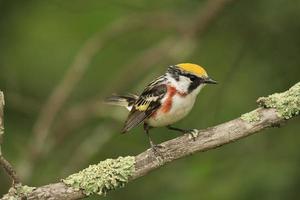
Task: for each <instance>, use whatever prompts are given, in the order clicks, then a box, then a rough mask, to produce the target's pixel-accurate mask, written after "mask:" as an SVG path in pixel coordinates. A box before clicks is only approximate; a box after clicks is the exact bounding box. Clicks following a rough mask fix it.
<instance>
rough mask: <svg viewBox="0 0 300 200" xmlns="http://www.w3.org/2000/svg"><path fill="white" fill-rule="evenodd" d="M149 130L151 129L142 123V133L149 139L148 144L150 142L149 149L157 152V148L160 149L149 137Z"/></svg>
mask: <svg viewBox="0 0 300 200" xmlns="http://www.w3.org/2000/svg"><path fill="white" fill-rule="evenodd" d="M150 129H151V127H150V126H149V125H148V124H147V123H144V131H145V133H146V135H147V137H148V139H149V142H150V145H151V149H153V151H154V152H158V148H162V146H161V145H157V144H155V143H154V142H153V141H152V139H151V137H150V133H149V130H150Z"/></svg>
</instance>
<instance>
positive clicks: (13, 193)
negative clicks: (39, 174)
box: [2, 184, 35, 200]
mask: <svg viewBox="0 0 300 200" xmlns="http://www.w3.org/2000/svg"><path fill="white" fill-rule="evenodd" d="M34 189H35V187H29V186H27V185H21V184H18V185H16V186H15V187H12V188H10V189H9V191H8V193H7V194H6V195H4V196H3V198H2V200H21V199H26V197H27V196H28V194H29V193H31V192H32V191H33V190H34Z"/></svg>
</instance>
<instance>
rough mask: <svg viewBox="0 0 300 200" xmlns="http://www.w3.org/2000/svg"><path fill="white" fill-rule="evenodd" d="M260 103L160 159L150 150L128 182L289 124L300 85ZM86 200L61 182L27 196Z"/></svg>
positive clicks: (184, 139) (165, 146)
mask: <svg viewBox="0 0 300 200" xmlns="http://www.w3.org/2000/svg"><path fill="white" fill-rule="evenodd" d="M258 102H259V104H260V105H261V106H262V107H259V108H257V109H256V110H254V111H252V112H250V113H246V114H244V115H242V117H239V118H236V119H234V120H231V121H229V122H226V123H223V124H220V125H217V126H214V127H210V128H207V129H204V130H199V131H198V134H197V135H195V140H194V139H193V138H190V136H189V135H183V136H181V137H177V138H175V139H172V140H169V141H166V142H164V143H162V144H161V145H162V149H161V150H160V157H159V159H158V157H156V156H155V155H154V154H153V152H152V151H151V150H150V149H148V150H146V151H145V152H143V153H141V154H139V155H137V156H135V165H134V167H135V170H134V172H133V174H132V176H131V177H130V178H129V181H132V180H135V179H137V178H139V177H142V176H145V175H147V174H148V173H150V172H151V171H153V170H155V169H157V168H159V167H161V166H163V165H165V164H167V163H169V162H172V161H174V160H177V159H180V158H183V157H186V156H188V155H191V154H194V153H197V152H204V151H208V150H210V149H215V148H217V147H220V146H223V145H225V144H228V143H231V142H234V141H236V140H239V139H242V138H244V137H247V136H250V135H253V134H255V133H257V132H260V131H262V130H264V129H266V128H271V127H279V126H280V124H282V123H284V122H287V121H289V120H290V119H292V118H293V117H295V116H297V115H299V113H300V82H299V83H297V84H296V85H295V86H293V87H292V88H291V89H290V90H288V91H286V92H284V93H276V94H274V95H270V96H269V97H266V98H260V99H259V101H258ZM283 112H284V113H283ZM84 197H86V195H85V194H84V193H83V191H81V190H79V191H77V190H76V189H74V188H72V187H70V186H67V185H65V184H64V183H62V182H60V183H54V184H49V185H45V186H41V187H38V188H36V189H35V190H33V191H31V192H30V193H29V194H27V198H28V199H29V200H34V199H42V200H43V199H51V200H60V199H65V200H71V199H80V198H84Z"/></svg>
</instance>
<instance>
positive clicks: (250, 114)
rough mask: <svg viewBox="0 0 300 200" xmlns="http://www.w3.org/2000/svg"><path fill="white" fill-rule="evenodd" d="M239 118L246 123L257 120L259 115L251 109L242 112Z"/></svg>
mask: <svg viewBox="0 0 300 200" xmlns="http://www.w3.org/2000/svg"><path fill="white" fill-rule="evenodd" d="M241 119H242V120H244V121H246V122H248V123H251V122H259V120H260V115H259V112H257V110H253V111H251V112H248V113H245V114H243V115H242V116H241Z"/></svg>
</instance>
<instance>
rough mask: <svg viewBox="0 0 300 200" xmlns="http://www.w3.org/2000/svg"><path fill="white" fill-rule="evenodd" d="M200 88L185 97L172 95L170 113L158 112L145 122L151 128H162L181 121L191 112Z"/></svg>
mask: <svg viewBox="0 0 300 200" xmlns="http://www.w3.org/2000/svg"><path fill="white" fill-rule="evenodd" d="M201 88H202V87H199V88H197V89H196V90H194V91H193V92H192V93H190V94H188V95H186V96H181V95H179V94H176V95H174V97H173V101H172V107H171V109H170V111H169V112H167V113H164V112H163V111H161V110H158V111H157V113H156V115H154V116H153V117H151V118H150V119H148V120H147V123H148V124H149V125H150V126H152V127H162V126H168V125H171V124H174V123H175V122H177V121H179V120H181V119H182V118H184V117H185V116H187V114H189V112H190V111H191V110H192V108H193V106H194V103H195V100H196V97H197V95H198V93H199V91H200V90H201ZM166 98H167V97H165V98H164V99H163V100H162V102H164V101H165V100H166Z"/></svg>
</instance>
